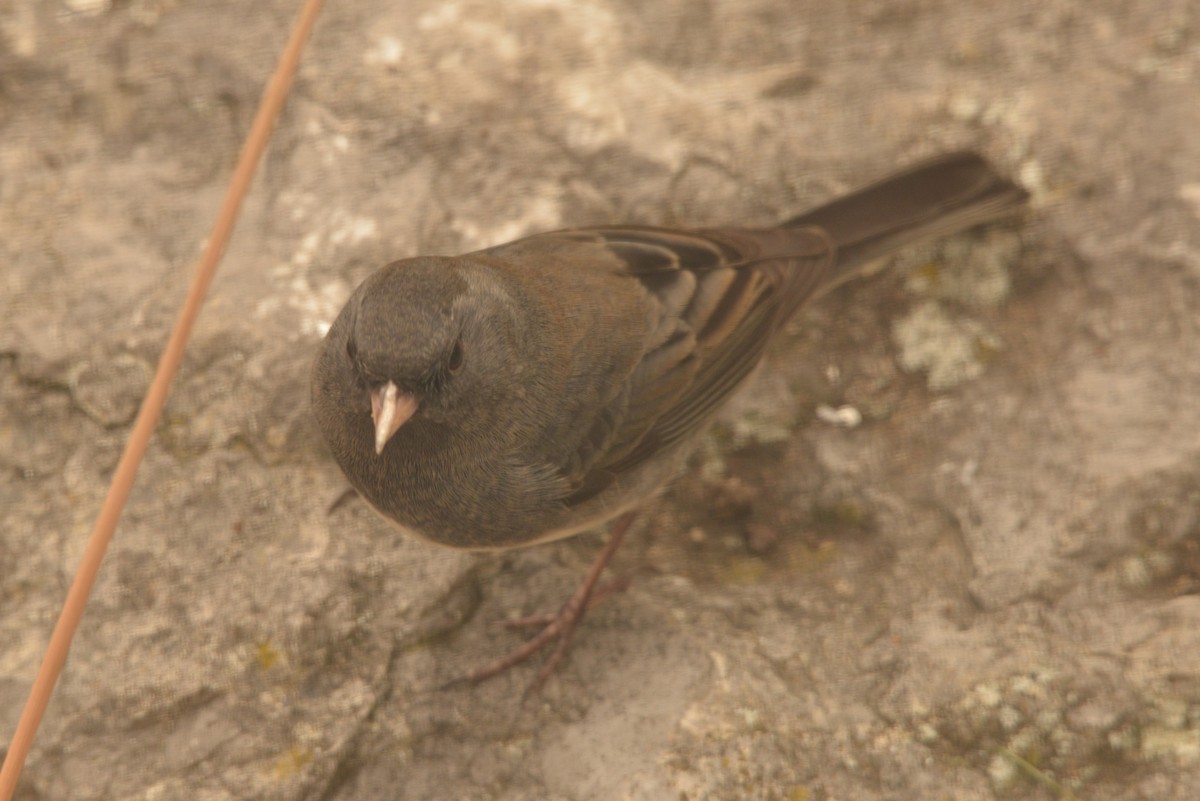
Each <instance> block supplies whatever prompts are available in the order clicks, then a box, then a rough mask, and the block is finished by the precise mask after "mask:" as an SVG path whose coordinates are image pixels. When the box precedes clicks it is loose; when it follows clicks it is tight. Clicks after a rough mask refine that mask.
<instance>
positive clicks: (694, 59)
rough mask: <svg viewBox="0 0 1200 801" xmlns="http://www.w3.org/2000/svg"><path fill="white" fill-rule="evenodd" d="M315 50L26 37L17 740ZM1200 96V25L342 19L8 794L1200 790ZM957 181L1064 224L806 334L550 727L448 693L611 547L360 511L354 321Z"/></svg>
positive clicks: (21, 0)
mask: <svg viewBox="0 0 1200 801" xmlns="http://www.w3.org/2000/svg"><path fill="white" fill-rule="evenodd" d="M297 8H298V5H297V4H295V3H291V2H281V1H280V0H269V1H268V2H257V3H244V2H228V1H220V2H205V3H197V2H188V0H120V1H118V0H61V1H56V0H7V1H6V2H4V3H2V4H0V320H2V321H3V323H2V324H0V509H2V510H3V525H2V527H0V739H5V740H6V739H7V738H8V737H9V736H10V735H11V732H12V730H13V728H14V726H15V724H16V720H17V717H18V715H19V713H20V710H21V707H22V705H23V704H24V701H25V698H26V695H27V693H28V689H29V685H30V682H31V681H32V678H33V675H34V673H35V671H36V668H37V665H38V663H39V661H40V658H41V653H42V649H43V648H44V646H45V643H46V641H47V639H48V636H49V632H50V630H51V628H52V626H53V622H54V619H55V617H56V615H57V613H58V610H59V608H60V605H61V602H62V599H63V596H64V594H65V591H66V587H67V585H68V583H69V581H70V577H71V576H72V575H73V573H74V570H75V568H76V566H77V563H78V559H79V556H80V552H81V549H82V545H83V542H84V540H85V538H86V536H87V534H88V532H89V531H90V528H91V526H92V523H93V520H94V517H95V514H96V511H97V510H98V508H99V505H100V501H101V499H102V497H103V495H104V493H105V490H106V488H107V482H108V479H109V476H110V474H111V471H112V469H113V467H114V466H115V462H116V459H117V457H118V455H119V452H120V448H121V447H122V445H123V443H124V439H125V436H126V432H127V430H128V428H129V425H130V423H131V421H132V419H133V416H134V414H135V412H136V409H137V404H138V403H139V401H140V398H141V393H142V392H143V391H144V389H145V387H146V385H147V383H148V381H149V376H150V374H151V372H152V370H153V366H154V364H155V362H156V360H157V358H158V355H159V353H160V351H161V348H162V345H163V343H164V342H165V339H166V336H167V333H168V330H169V327H170V325H171V322H172V320H173V318H174V315H175V312H176V309H177V307H178V304H179V302H180V301H181V299H182V296H183V293H184V291H185V288H186V286H187V284H188V282H189V280H190V278H191V273H192V265H193V262H194V261H195V259H196V258H197V256H198V254H199V249H200V246H201V244H202V243H203V241H204V238H205V237H206V236H207V235H208V231H209V229H210V226H211V224H212V219H213V215H214V213H215V210H216V207H217V205H218V203H219V200H220V198H221V196H222V195H223V193H224V191H225V187H226V183H227V181H228V178H229V175H230V172H231V169H232V165H233V163H234V161H235V159H236V156H237V151H238V148H239V147H240V145H241V141H242V138H243V136H244V134H245V132H246V130H247V128H248V126H249V122H250V119H251V117H252V115H253V112H254V108H255V105H256V103H257V100H258V97H259V95H260V92H261V90H262V87H263V85H264V83H265V81H266V78H267V76H268V74H269V72H270V70H271V69H272V67H273V65H274V62H275V59H276V57H277V54H278V51H279V49H280V47H281V46H282V43H283V41H284V39H285V37H286V34H287V31H288V30H289V28H290V26H291V24H292V22H293V18H294V15H295V13H296V11H297ZM1198 87H1200V6H1197V4H1196V3H1195V2H1192V1H1191V0H1088V1H1087V2H1085V0H1043V2H1037V3H1034V2H1011V3H999V2H988V1H987V0H960V1H959V2H951V1H950V0H900V1H899V2H897V1H895V0H887V1H885V0H879V2H874V1H872V0H862V1H861V2H851V3H826V2H808V1H807V0H706V1H700V0H692V2H684V1H683V0H659V1H658V2H654V3H640V2H627V1H626V0H576V1H573V0H513V2H507V3H504V4H499V3H493V2H485V1H484V0H462V1H461V2H434V1H433V0H416V1H415V2H408V3H384V2H369V1H368V0H343V1H342V2H337V3H330V4H329V6H328V7H327V8H326V9H325V11H324V12H323V17H322V19H321V21H320V23H319V26H318V29H317V32H316V35H315V36H314V38H313V40H312V42H311V43H310V46H309V48H308V50H307V52H306V54H305V58H304V61H303V63H302V65H301V70H300V74H299V77H298V80H297V83H296V86H295V88H294V89H293V92H292V96H291V99H290V101H289V103H288V107H287V111H286V112H285V115H284V117H283V119H282V120H281V122H280V125H279V127H278V129H277V131H276V133H275V137H274V140H273V144H272V147H271V150H270V152H269V155H268V157H267V160H266V162H265V163H264V166H263V169H262V170H261V172H260V175H259V177H258V179H257V181H256V184H255V188H254V190H253V192H252V194H251V196H250V198H249V200H248V203H247V206H246V208H245V211H244V214H243V217H242V220H241V222H240V224H239V228H238V232H237V235H236V237H235V239H234V242H233V244H232V245H231V247H230V249H229V251H228V253H227V257H226V259H225V262H224V265H223V267H222V272H221V274H220V275H219V277H218V279H217V281H216V283H215V285H214V287H213V290H212V293H211V296H210V300H209V303H208V305H207V307H206V309H205V311H204V313H203V315H202V318H201V321H200V324H199V327H198V330H197V332H196V336H195V337H194V340H193V342H192V345H191V348H190V351H189V355H188V357H187V359H186V361H185V363H184V366H183V368H182V370H181V372H180V375H179V377H178V379H177V381H176V383H175V387H174V391H173V395H172V397H171V399H170V402H169V404H168V407H167V410H166V413H165V416H164V418H163V421H162V423H161V425H160V427H159V432H158V436H157V440H156V442H155V444H154V445H152V447H151V451H150V453H149V455H148V457H147V462H146V464H144V466H143V469H142V472H141V476H140V479H139V482H138V485H137V487H136V488H135V491H134V494H133V496H132V498H131V501H130V504H129V506H128V508H127V510H126V512H125V516H124V519H123V523H122V526H121V528H120V529H119V530H118V532H117V536H116V539H115V541H114V544H113V547H112V548H111V550H110V552H109V555H108V558H107V560H106V563H105V566H104V568H103V572H102V574H101V577H100V581H99V583H98V586H97V589H96V593H95V596H94V597H93V599H92V602H91V605H90V608H89V612H88V615H87V617H86V618H85V619H84V622H83V626H82V629H81V631H80V634H79V637H78V638H77V640H76V643H75V645H74V648H73V650H72V654H71V658H70V660H69V662H68V664H67V670H66V673H65V674H64V676H63V678H62V680H61V682H60V684H59V687H58V691H57V694H56V697H55V699H54V701H53V703H52V704H51V706H50V709H49V712H48V715H47V718H46V720H45V723H44V724H43V726H42V730H41V732H40V734H39V737H38V740H37V741H36V743H35V746H34V750H33V752H32V755H31V758H30V761H29V763H28V765H27V767H26V769H25V771H24V774H23V776H22V784H21V788H20V789H19V791H18V793H17V797H18V798H20V799H26V800H27V801H35V800H36V801H51V800H53V801H57V800H58V799H76V800H80V801H88V800H89V799H97V800H99V799H105V801H108V800H109V799H122V800H125V799H128V801H135V800H136V801H173V800H174V799H203V800H208V799H212V800H214V801H215V800H217V799H222V800H223V799H317V798H320V799H326V800H327V801H333V800H335V799H351V798H354V799H385V798H386V799H393V798H433V797H438V798H462V799H511V800H513V801H516V800H517V799H571V800H572V801H573V800H575V799H581V800H582V799H618V798H623V799H638V800H640V799H647V800H649V799H654V800H655V801H658V800H660V799H680V801H682V800H683V799H687V800H688V801H701V800H702V799H704V800H707V799H712V800H716V799H763V800H764V801H765V800H766V799H771V800H772V801H775V800H780V801H823V800H825V799H828V801H834V800H835V799H854V800H855V801H869V800H870V799H907V798H928V799H941V798H946V799H951V798H952V799H956V801H969V800H970V799H993V798H1024V799H1055V798H1073V797H1075V798H1079V799H1087V800H1088V801H1092V800H1093V799H1147V798H1153V799H1156V801H1169V800H1170V799H1191V798H1194V793H1195V788H1196V787H1197V786H1198V785H1200V692H1198V691H1197V687H1200V659H1198V658H1197V656H1198V655H1200V595H1198V592H1200V401H1198V400H1197V399H1198V398H1200V316H1198V315H1197V311H1196V310H1197V308H1200V137H1197V136H1196V131H1198V130H1200V88H1198ZM958 148H969V149H975V150H978V151H980V152H982V153H984V154H986V155H987V156H988V157H989V159H991V160H992V161H993V162H994V163H995V164H996V165H997V167H998V169H1000V170H1001V171H1002V172H1004V173H1005V174H1007V175H1010V176H1012V177H1014V179H1016V180H1018V181H1019V182H1020V183H1021V184H1022V185H1024V186H1025V187H1026V188H1027V189H1028V190H1029V191H1030V193H1031V195H1032V204H1031V210H1030V212H1029V214H1028V215H1027V216H1026V217H1025V218H1024V219H1023V220H1020V221H1017V222H1014V223H1012V224H1007V225H1001V226H996V227H993V228H991V229H989V230H986V231H981V232H974V233H972V234H969V235H964V236H960V237H957V238H955V239H953V240H951V241H948V242H944V243H941V244H938V245H932V246H928V247H924V248H921V249H918V250H916V251H913V252H910V253H906V254H904V255H903V256H902V257H900V258H898V259H897V260H896V263H895V264H893V265H892V267H891V269H888V270H886V271H883V272H880V273H879V274H877V275H875V276H873V277H870V278H867V279H864V280H862V281H858V282H856V283H854V284H853V285H849V286H846V287H844V288H842V289H841V290H839V291H838V292H837V293H836V294H834V295H833V296H831V297H829V298H826V299H825V300H823V301H822V302H821V303H820V304H819V305H818V306H815V307H813V308H812V309H811V310H810V312H809V313H808V314H807V315H805V316H803V318H802V319H798V320H796V321H795V322H794V323H793V324H792V326H791V327H790V329H789V330H788V332H787V335H786V336H785V337H784V338H783V341H782V342H780V343H779V345H778V347H776V348H775V349H774V351H773V352H772V353H771V355H770V357H769V364H768V369H767V370H765V371H763V373H762V374H761V376H760V378H759V379H758V383H757V384H756V385H755V386H754V387H753V388H752V389H751V390H750V391H749V392H747V393H746V394H745V395H743V396H742V397H741V398H740V399H739V400H738V401H737V402H736V403H734V404H733V405H732V406H731V407H730V408H729V409H728V410H727V412H726V413H725V414H724V415H723V417H722V418H721V420H720V421H719V422H718V424H717V425H716V426H715V427H714V429H713V431H712V434H711V435H710V436H709V437H708V438H707V439H706V440H705V442H704V444H703V446H702V448H701V449H700V451H699V452H698V453H697V455H696V457H695V458H694V459H693V460H692V465H691V467H690V469H689V471H688V473H687V474H686V476H684V477H683V478H681V480H680V481H678V482H677V483H676V484H674V485H673V486H672V488H671V489H670V490H669V491H667V492H666V493H665V494H664V496H663V497H662V498H661V499H660V500H659V501H657V502H656V503H655V504H653V505H652V506H651V507H649V508H647V509H646V511H645V513H644V515H643V516H642V518H641V521H640V523H639V524H638V528H637V530H636V533H635V534H633V535H632V536H631V538H630V541H629V542H628V543H627V545H626V546H625V548H624V550H623V551H622V552H621V553H620V554H619V555H618V558H617V560H616V562H615V565H614V571H615V573H616V574H618V575H621V576H624V577H626V578H629V579H630V580H631V586H630V588H629V589H628V590H627V591H625V592H623V593H620V594H617V595H614V596H612V597H610V598H609V599H608V600H606V601H605V602H604V603H603V604H602V605H601V606H599V607H598V608H596V609H595V610H593V612H591V613H590V614H589V615H588V617H587V618H586V620H585V621H584V623H583V624H582V626H581V629H580V631H579V633H578V635H577V637H576V640H575V642H574V645H573V648H572V650H571V652H570V654H569V656H568V659H567V661H566V663H565V664H564V665H563V666H562V667H561V668H560V669H559V670H558V672H557V674H556V675H555V676H554V677H553V678H552V679H551V681H550V682H549V684H548V685H547V687H546V688H545V689H544V691H543V692H542V693H541V694H540V695H539V696H536V697H534V698H532V699H531V700H529V701H528V702H526V703H524V704H522V703H521V700H520V699H521V693H522V691H523V690H524V688H525V686H526V685H527V684H528V682H529V681H530V680H531V679H532V676H533V672H534V670H535V667H524V668H520V669H517V670H514V671H511V672H509V673H508V674H506V675H504V676H502V677H500V678H498V679H496V680H493V681H491V682H489V683H487V684H484V685H482V686H480V687H477V688H454V689H448V690H446V689H439V687H440V686H441V685H442V684H444V683H445V682H447V681H449V680H451V679H453V678H456V677H457V676H459V675H461V674H462V673H464V672H466V671H467V670H469V669H471V668H474V667H476V666H478V665H479V664H480V663H481V662H484V661H488V660H490V659H491V658H494V657H496V656H498V655H500V654H503V653H506V652H507V651H508V650H509V649H510V648H511V647H513V646H514V645H515V644H516V643H517V642H519V639H518V635H517V634H514V633H512V632H508V631H506V630H504V628H503V626H502V625H501V622H502V621H503V620H504V619H506V618H509V617H512V616H515V615H519V614H529V613H533V612H538V611H543V610H547V609H551V608H553V607H554V606H555V605H556V604H558V603H559V602H561V600H562V599H563V598H564V597H565V596H566V594H567V593H569V591H570V590H571V589H572V588H573V587H574V585H575V583H576V581H577V580H578V578H579V576H580V575H581V574H582V572H583V570H584V569H585V567H586V565H587V564H588V563H589V562H590V560H591V558H592V555H593V553H594V551H595V549H596V546H597V543H598V542H599V541H600V538H599V536H598V535H583V536H580V537H578V538H575V539H572V540H568V541H564V542H560V543H556V544H551V545H546V546H541V547H537V548H532V549H528V550H523V551H519V552H515V553H509V554H504V555H472V554H461V553H456V552H451V551H446V550H441V549H438V548H435V547H432V546H428V545H424V544H421V543H418V542H414V541H409V540H405V539H403V538H402V537H401V536H400V535H399V534H397V533H396V532H395V531H394V530H393V529H391V528H389V527H388V526H386V525H385V524H384V523H382V522H381V521H380V520H378V519H377V518H376V517H375V516H374V515H373V514H372V513H371V512H370V510H369V509H368V508H366V506H365V504H363V503H361V502H358V501H350V502H347V503H343V504H341V505H339V506H337V507H336V508H334V509H332V510H331V509H330V506H331V504H333V502H334V501H335V500H336V499H337V498H338V497H339V495H341V494H342V492H343V490H344V489H345V488H346V486H347V485H346V484H345V481H344V479H342V477H341V474H340V472H339V471H338V470H337V468H336V466H334V465H333V463H332V461H331V460H330V458H329V457H328V455H327V454H326V453H325V451H324V448H323V446H322V445H321V443H320V442H319V439H318V437H317V436H316V434H315V431H314V429H313V426H312V424H311V421H310V418H309V413H308V369H309V364H310V362H311V359H312V357H313V355H314V353H315V349H316V346H317V342H318V341H319V338H320V336H321V334H323V332H324V330H325V328H326V327H327V326H328V324H329V323H330V322H331V321H332V319H333V316H334V315H335V314H336V312H337V311H338V309H339V308H340V306H341V304H342V302H343V301H344V300H345V298H346V296H347V295H348V294H349V292H350V291H351V289H352V288H353V287H354V286H355V285H356V284H357V283H358V282H359V281H361V280H362V279H363V278H364V277H366V276H367V275H368V274H369V273H370V272H371V271H372V270H374V269H376V268H377V267H379V266H381V265H382V264H384V263H386V262H387V261H390V260H393V259H396V258H401V257H405V256H410V255H416V254H419V253H458V252H463V251H466V250H471V249H475V248H479V247H483V246H486V245H491V244H496V243H499V242H502V241H505V240H508V239H511V238H514V237H517V236H520V235H522V234H527V233H533V232H536V231H539V230H546V229H552V228H556V227H566V226H573V225H584V224H598V223H609V222H639V223H648V224H671V225H688V224H693V225H704V224H720V223H743V224H761V225H766V224H770V223H772V222H774V221H776V220H779V219H782V218H784V217H787V216H789V215H792V214H794V213H797V212H799V211H801V210H803V209H804V208H806V207H808V206H810V205H814V204H816V203H819V202H821V201H823V200H825V199H827V198H829V197H831V196H832V195H834V194H836V193H838V192H841V191H844V190H846V189H849V188H852V187H853V186H854V185H856V184H858V183H862V182H865V181H869V180H871V179H873V178H876V177H879V176H881V175H882V174H884V173H886V172H888V171H890V170H892V169H894V168H896V167H898V166H901V165H903V164H905V163H907V162H910V161H913V160H916V159H919V158H921V157H924V156H928V155H932V154H934V153H937V152H941V151H944V150H949V149H958Z"/></svg>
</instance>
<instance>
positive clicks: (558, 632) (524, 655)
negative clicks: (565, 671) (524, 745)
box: [452, 512, 634, 696]
mask: <svg viewBox="0 0 1200 801" xmlns="http://www.w3.org/2000/svg"><path fill="white" fill-rule="evenodd" d="M633 517H634V515H633V513H632V512H627V513H625V514H623V515H621V516H620V517H618V518H617V519H616V520H615V521H614V522H613V524H612V535H611V536H610V537H609V540H608V543H607V544H605V546H604V548H603V549H602V550H601V551H600V553H599V554H598V555H597V556H596V560H595V561H594V562H593V563H592V566H591V568H589V569H588V572H587V575H586V576H584V579H583V581H582V582H581V583H580V585H579V587H578V589H576V590H575V592H574V594H572V595H571V597H570V598H568V599H567V602H566V603H565V604H563V606H562V608H561V609H559V610H558V612H554V613H549V614H541V615H530V616H529V617H523V618H518V619H517V620H510V621H509V622H508V626H509V628H514V629H518V628H539V627H540V628H541V631H539V632H538V633H537V634H536V635H534V636H533V637H532V638H531V639H529V640H527V641H526V642H525V644H524V645H522V646H521V647H519V648H517V649H515V650H514V651H512V652H511V653H509V654H508V655H507V656H504V657H501V658H500V659H497V660H496V661H495V662H492V663H490V664H487V665H484V666H483V667H481V668H479V669H478V670H476V671H475V672H473V673H471V674H469V675H467V676H465V677H464V678H462V679H460V680H458V681H455V682H452V684H458V683H460V682H469V683H471V684H478V683H479V682H481V681H484V680H486V679H490V678H492V677H493V676H497V675H499V674H501V673H503V672H504V671H506V670H508V669H509V668H511V667H513V666H514V665H519V664H520V663H522V662H524V661H525V660H526V659H528V658H529V657H531V656H533V655H534V654H536V653H537V652H538V651H540V650H542V648H544V647H546V645H548V644H549V643H550V642H551V641H552V640H557V641H558V643H557V645H555V647H554V650H553V651H552V652H551V653H550V656H548V657H547V658H546V661H545V663H544V664H543V665H542V667H541V668H540V669H539V670H538V673H537V676H536V677H535V678H534V680H533V683H532V684H530V685H529V687H528V689H526V690H525V695H526V696H529V695H531V694H533V693H535V692H537V691H538V690H539V689H541V687H542V685H543V684H545V683H546V679H548V678H549V677H550V674H551V673H553V672H554V669H555V668H556V667H558V664H559V663H560V662H561V661H562V659H563V656H565V655H566V653H567V645H568V644H569V643H570V641H571V635H572V634H574V633H575V627H576V626H577V625H578V624H579V621H580V620H582V619H583V616H584V614H585V613H586V612H587V610H588V609H590V608H591V607H592V606H594V605H595V604H597V603H599V602H600V601H602V600H603V599H604V598H606V597H608V596H609V595H611V594H612V593H613V592H615V591H617V590H619V589H622V588H623V587H624V586H625V582H623V581H622V580H620V579H612V580H610V581H607V582H605V583H604V584H600V585H599V586H597V584H598V582H599V579H600V574H601V573H603V572H604V568H605V566H606V565H607V564H608V562H609V560H610V559H612V556H613V554H614V553H616V552H617V548H619V547H620V546H621V541H622V540H623V539H624V538H625V533H626V532H627V531H628V530H629V525H630V524H631V523H632V522H633Z"/></svg>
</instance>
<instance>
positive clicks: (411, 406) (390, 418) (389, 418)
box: [371, 381, 420, 456]
mask: <svg viewBox="0 0 1200 801" xmlns="http://www.w3.org/2000/svg"><path fill="white" fill-rule="evenodd" d="M419 405H420V403H419V402H418V401H417V399H416V398H415V397H413V396H412V395H410V394H408V393H407V392H401V391H400V389H399V388H398V387H397V386H396V385H395V384H393V383H392V382H391V381H389V382H387V383H386V384H384V385H383V386H382V387H380V388H379V389H373V390H371V419H372V420H374V421H375V455H376V456H378V455H379V454H381V453H383V448H384V446H385V445H387V444H388V440H390V439H391V438H392V435H393V434H395V433H396V432H397V431H399V430H400V426H402V425H404V424H405V423H407V422H408V418H410V417H412V416H413V413H414V412H416V411H417V407H418V406H419Z"/></svg>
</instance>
